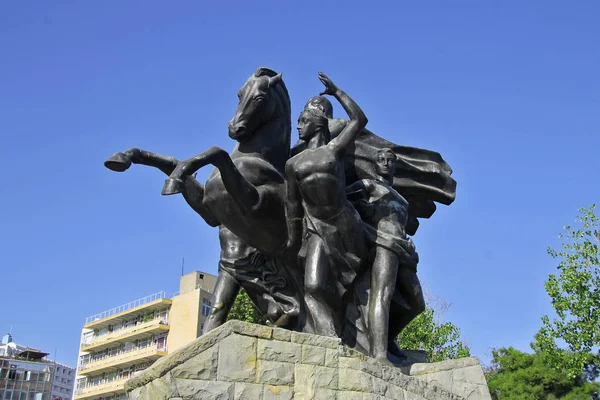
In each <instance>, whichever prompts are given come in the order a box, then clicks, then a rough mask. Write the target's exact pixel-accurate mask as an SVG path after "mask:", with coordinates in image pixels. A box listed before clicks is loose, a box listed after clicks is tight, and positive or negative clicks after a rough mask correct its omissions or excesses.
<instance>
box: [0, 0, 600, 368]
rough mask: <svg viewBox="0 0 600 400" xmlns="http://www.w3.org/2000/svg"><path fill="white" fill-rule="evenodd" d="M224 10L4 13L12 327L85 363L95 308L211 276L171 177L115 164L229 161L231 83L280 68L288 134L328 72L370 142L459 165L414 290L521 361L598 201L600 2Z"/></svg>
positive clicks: (1, 99)
mask: <svg viewBox="0 0 600 400" xmlns="http://www.w3.org/2000/svg"><path fill="white" fill-rule="evenodd" d="M222 3H223V4H217V3H216V2H191V1H180V2H170V3H168V4H167V3H166V2H157V1H128V2H116V1H107V2H75V1H52V2H28V1H19V2H2V4H1V5H0V137H1V142H2V149H3V156H2V157H1V159H0V167H1V168H2V171H4V176H3V182H2V185H3V187H4V189H3V190H2V193H3V195H2V196H1V197H0V216H1V221H2V223H1V224H0V268H1V271H2V273H1V274H0V281H1V282H2V285H1V287H2V293H3V302H2V303H3V306H2V311H0V331H8V330H9V329H10V326H11V325H12V326H13V334H14V336H15V339H16V341H17V342H19V343H22V344H26V345H29V346H32V347H38V348H42V349H44V350H46V351H48V352H54V349H55V348H57V354H58V360H59V361H61V362H64V363H68V364H71V365H75V364H76V358H77V348H78V345H79V336H80V329H81V327H82V325H83V322H84V320H85V317H86V316H89V315H92V314H95V313H97V312H100V311H103V310H105V309H108V308H111V307H114V306H118V305H120V304H123V303H127V302H128V301H131V300H134V299H137V298H139V297H143V296H145V295H148V294H151V293H154V292H157V291H160V290H165V291H167V292H169V293H170V292H173V291H175V290H177V289H178V280H179V275H180V269H181V260H182V258H183V257H185V268H186V270H187V271H190V270H192V269H200V270H204V271H207V272H212V273H216V267H217V260H218V254H219V251H218V242H217V232H216V230H215V229H212V228H209V227H208V226H207V225H205V224H204V223H203V221H202V220H201V219H200V218H199V217H197V216H196V215H195V214H194V213H193V211H192V210H191V209H189V208H188V206H187V205H186V203H185V201H184V200H183V198H181V196H170V197H164V196H161V194H160V191H161V188H162V185H163V182H164V178H165V177H164V176H163V175H162V174H161V173H160V172H158V171H157V170H152V169H150V168H147V167H142V166H134V167H133V168H132V169H131V170H129V171H127V172H126V173H123V174H116V173H114V172H111V171H109V170H107V169H105V168H104V167H103V165H102V163H103V161H104V160H105V159H106V158H107V157H109V156H110V155H112V154H113V153H114V152H116V151H122V150H125V149H127V148H129V147H133V146H135V147H139V148H143V149H147V150H151V151H155V152H159V153H162V154H166V155H172V156H175V157H177V158H180V159H182V158H187V157H190V156H192V155H194V154H196V153H199V152H201V151H203V150H205V149H207V148H208V147H210V146H212V145H218V146H221V147H223V148H225V149H228V150H229V149H231V148H232V147H233V144H234V143H233V142H232V141H231V140H230V139H229V138H228V137H227V121H228V120H229V119H230V118H231V117H232V116H233V112H234V110H235V107H236V103H237V98H236V92H237V89H238V88H239V87H240V86H241V85H242V84H243V83H244V81H245V79H246V78H247V77H248V76H249V75H250V74H251V73H252V72H254V70H255V69H256V68H257V67H258V66H266V67H270V68H272V69H275V70H277V71H281V72H282V73H283V78H284V80H285V83H286V85H287V87H288V89H289V91H290V95H291V98H292V107H293V114H292V120H293V123H294V126H295V121H296V119H297V117H298V115H299V113H300V111H301V107H302V106H303V105H304V102H305V101H306V100H307V99H308V98H309V97H311V96H313V95H315V94H317V93H318V92H319V91H320V90H321V89H322V85H321V83H320V82H319V81H318V79H317V71H323V72H325V73H326V74H328V75H329V76H330V77H331V78H332V79H333V80H334V82H336V83H337V84H338V85H339V86H340V87H341V88H343V89H344V90H346V91H347V92H348V93H349V94H350V95H351V96H353V97H354V99H355V100H356V101H357V102H358V103H359V104H360V105H361V106H362V108H363V110H364V111H365V113H366V115H367V116H368V118H369V125H368V127H369V128H370V129H371V130H372V131H374V132H376V133H378V134H379V135H381V136H383V137H385V138H388V139H389V140H392V141H394V142H396V143H399V144H406V145H412V146H417V147H423V148H427V149H432V150H436V151H439V152H440V153H441V154H442V155H443V156H444V158H445V159H446V160H447V161H448V162H449V163H450V165H451V166H452V167H453V169H454V176H455V178H456V180H457V181H458V191H457V200H456V202H455V203H454V204H453V205H452V206H450V207H446V206H440V207H439V208H438V211H437V212H436V213H435V214H434V216H433V218H431V219H430V220H424V221H422V222H421V227H420V229H419V232H418V234H417V235H416V237H415V238H414V240H415V243H416V245H417V249H418V251H419V253H420V256H421V262H420V265H419V273H420V277H421V279H422V280H423V281H424V283H425V285H426V287H427V290H428V292H429V293H430V294H431V295H432V296H435V297H439V298H441V299H444V300H445V301H447V302H449V303H452V306H451V307H450V309H449V311H448V312H446V313H445V315H444V317H445V318H446V319H447V320H450V321H452V322H454V323H456V324H457V325H458V326H459V327H460V328H461V329H462V335H463V338H464V339H465V340H466V341H467V342H468V343H469V345H470V346H471V349H472V352H473V354H474V355H476V356H478V357H480V358H481V359H482V361H484V362H488V361H489V358H490V349H491V348H492V347H499V346H509V345H512V346H515V347H517V348H519V349H522V350H528V349H529V343H530V341H531V340H532V338H533V335H534V333H535V332H536V331H537V329H538V328H539V326H540V317H541V316H542V315H543V314H545V313H549V312H551V307H550V300H549V298H548V297H547V295H546V293H545V291H544V288H543V282H544V280H545V279H546V277H547V275H548V274H549V273H550V272H552V271H553V270H554V269H555V263H554V262H553V260H552V259H551V258H550V257H549V256H548V255H546V248H547V246H549V245H551V246H557V245H558V239H557V235H558V234H559V233H560V231H561V229H562V227H563V225H566V224H568V223H570V222H572V221H573V219H574V217H575V215H576V210H577V208H578V207H582V206H589V205H591V204H592V203H595V202H598V199H600V185H599V184H598V183H599V179H598V161H597V160H598V155H597V154H598V150H599V149H600V135H599V131H600V112H599V110H600V80H599V76H598V70H599V67H600V47H599V46H598V40H599V39H600V24H598V19H597V18H598V15H600V4H599V3H598V2H595V1H578V2H574V3H569V2H555V1H527V2H523V1H502V2H491V1H466V0H465V1H462V0H461V1H424V2H389V3H380V2H350V1H345V2H338V3H335V2H327V4H321V2H311V1H302V2H283V1H279V2H276V1H264V2H240V3H235V2H222ZM322 3H326V2H322ZM334 107H335V108H334V115H336V116H343V112H342V109H341V107H340V106H339V105H337V104H334ZM296 135H297V134H296V131H295V130H294V141H295V138H297V136H296ZM208 172H209V169H206V170H202V171H200V174H199V177H201V178H202V179H205V177H206V176H207V174H208ZM1 333H4V332H0V334H1Z"/></svg>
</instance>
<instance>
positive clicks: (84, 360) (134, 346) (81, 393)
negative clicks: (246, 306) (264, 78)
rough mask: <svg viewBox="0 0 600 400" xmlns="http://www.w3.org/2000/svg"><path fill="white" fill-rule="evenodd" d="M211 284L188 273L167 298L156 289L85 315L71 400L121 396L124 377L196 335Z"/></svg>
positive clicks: (200, 275)
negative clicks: (89, 315) (128, 301)
mask: <svg viewBox="0 0 600 400" xmlns="http://www.w3.org/2000/svg"><path fill="white" fill-rule="evenodd" d="M215 282H216V276H214V275H210V274H207V273H204V272H200V271H194V272H191V273H189V274H187V275H183V276H182V277H181V280H180V283H179V289H180V290H179V292H177V293H174V294H173V296H171V297H170V298H169V297H167V295H166V293H165V292H159V293H155V294H152V295H150V296H146V297H144V298H141V299H138V300H135V301H132V302H130V303H128V304H125V305H122V306H119V307H115V308H112V309H110V310H107V311H104V312H102V313H100V314H96V315H93V316H91V317H88V318H87V319H86V321H85V325H84V326H83V329H82V333H81V343H80V350H79V359H78V363H77V376H76V379H77V382H76V386H75V396H74V400H80V399H82V400H83V399H86V400H125V399H126V396H125V390H124V384H125V382H126V381H127V380H128V379H130V378H131V377H132V376H134V375H136V374H138V373H139V372H141V371H143V370H144V369H146V368H148V367H149V366H150V365H152V363H154V362H155V361H156V360H158V359H159V358H160V357H164V356H165V355H167V354H168V353H169V352H173V351H175V350H177V349H178V348H180V347H183V346H185V345H186V344H187V343H189V342H191V341H192V340H194V339H196V338H197V337H198V336H200V335H201V334H202V331H203V328H204V322H205V320H206V318H207V317H208V315H209V313H210V309H211V297H212V292H213V289H214V286H215Z"/></svg>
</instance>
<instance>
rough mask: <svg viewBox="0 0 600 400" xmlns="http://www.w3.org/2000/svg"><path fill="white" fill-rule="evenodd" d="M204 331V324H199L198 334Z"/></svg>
mask: <svg viewBox="0 0 600 400" xmlns="http://www.w3.org/2000/svg"><path fill="white" fill-rule="evenodd" d="M203 333H204V324H200V334H201V335H202V334H203Z"/></svg>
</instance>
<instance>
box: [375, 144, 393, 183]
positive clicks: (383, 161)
mask: <svg viewBox="0 0 600 400" xmlns="http://www.w3.org/2000/svg"><path fill="white" fill-rule="evenodd" d="M396 161H397V160H396V154H395V153H394V152H393V151H392V149H388V148H384V149H381V150H379V151H378V152H377V156H376V157H375V164H376V165H377V174H378V175H380V176H382V177H383V178H385V179H386V180H388V181H391V180H392V179H393V177H394V173H395V172H396Z"/></svg>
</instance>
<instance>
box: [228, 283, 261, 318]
mask: <svg viewBox="0 0 600 400" xmlns="http://www.w3.org/2000/svg"><path fill="white" fill-rule="evenodd" d="M230 319H238V320H240V321H246V322H250V323H253V324H260V325H266V324H267V318H265V317H264V316H263V315H262V314H261V312H260V311H258V308H256V306H255V305H254V303H252V300H250V297H248V293H246V291H245V290H244V289H242V290H240V292H239V293H238V295H237V297H236V298H235V302H234V303H233V306H232V307H231V310H230V311H229V316H228V317H227V320H230Z"/></svg>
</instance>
